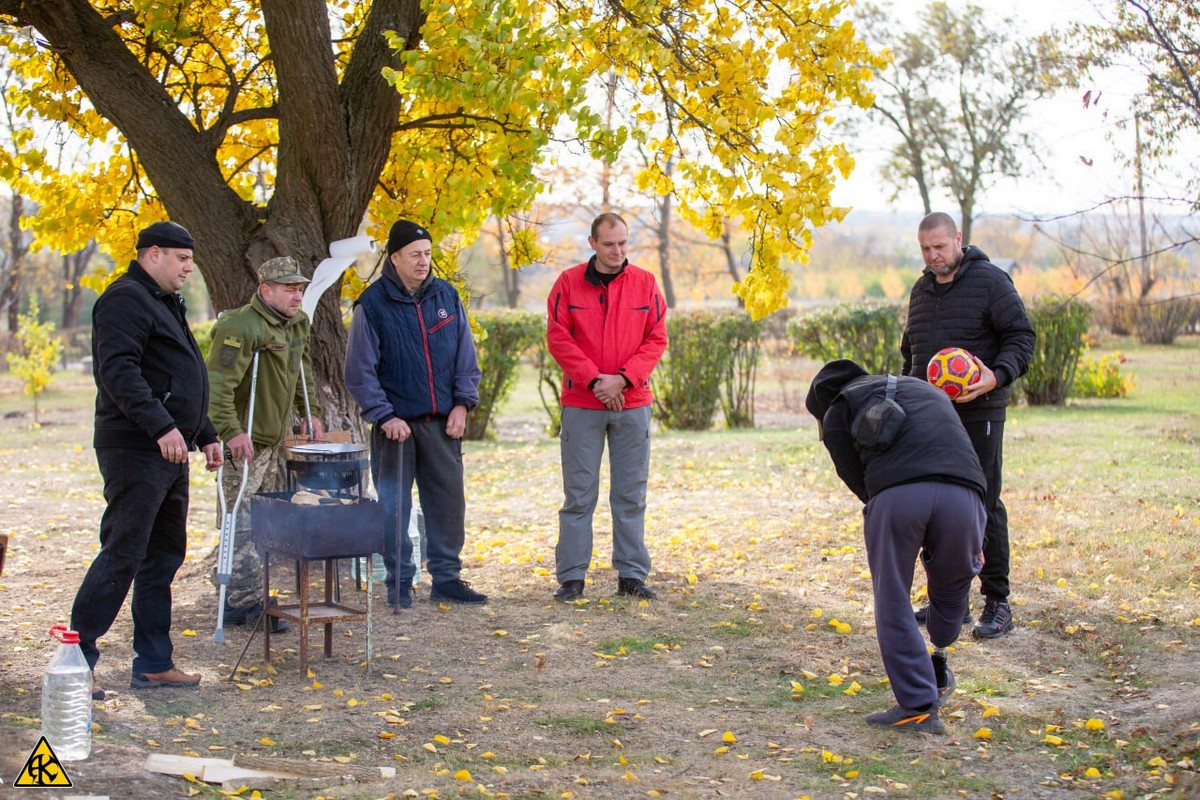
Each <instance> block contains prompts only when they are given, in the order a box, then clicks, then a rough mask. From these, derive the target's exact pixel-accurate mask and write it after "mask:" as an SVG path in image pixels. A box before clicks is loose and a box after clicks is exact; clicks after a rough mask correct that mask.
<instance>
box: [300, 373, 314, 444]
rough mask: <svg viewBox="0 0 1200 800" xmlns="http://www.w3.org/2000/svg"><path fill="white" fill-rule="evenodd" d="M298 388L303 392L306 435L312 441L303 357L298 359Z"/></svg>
mask: <svg viewBox="0 0 1200 800" xmlns="http://www.w3.org/2000/svg"><path fill="white" fill-rule="evenodd" d="M300 388H301V390H302V391H303V392H304V422H305V423H306V424H307V425H308V436H309V438H311V439H312V440H313V441H314V442H315V441H316V440H317V437H316V435H315V434H314V433H313V424H312V409H311V408H310V407H309V405H308V381H307V380H305V379H304V359H303V358H301V359H300Z"/></svg>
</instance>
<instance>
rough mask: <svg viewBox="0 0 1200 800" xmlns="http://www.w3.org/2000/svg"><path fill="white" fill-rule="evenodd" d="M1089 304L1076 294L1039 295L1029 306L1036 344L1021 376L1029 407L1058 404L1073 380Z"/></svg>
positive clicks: (1082, 342) (1062, 402)
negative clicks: (1026, 367) (1061, 295)
mask: <svg viewBox="0 0 1200 800" xmlns="http://www.w3.org/2000/svg"><path fill="white" fill-rule="evenodd" d="M1091 316H1092V307H1091V306H1090V305H1088V304H1087V303H1086V302H1084V301H1083V300H1080V299H1079V298H1077V297H1060V296H1057V295H1050V296H1045V297H1039V298H1037V299H1035V300H1034V301H1033V303H1032V304H1031V305H1030V307H1029V321H1030V322H1031V323H1033V330H1034V331H1035V332H1036V333H1037V344H1036V345H1035V346H1034V349H1033V359H1032V361H1030V363H1029V371H1028V372H1026V373H1025V377H1024V378H1022V379H1021V388H1022V390H1023V392H1024V395H1025V400H1026V401H1027V402H1028V403H1029V404H1030V405H1031V406H1050V405H1054V406H1061V405H1063V404H1064V403H1066V402H1067V397H1069V396H1070V394H1071V389H1072V387H1073V385H1074V382H1075V370H1076V369H1077V368H1078V366H1079V356H1080V354H1081V353H1082V352H1083V348H1084V336H1085V335H1086V334H1087V330H1088V321H1089V320H1090V319H1091Z"/></svg>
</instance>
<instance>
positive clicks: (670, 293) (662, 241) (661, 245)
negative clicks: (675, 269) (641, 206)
mask: <svg viewBox="0 0 1200 800" xmlns="http://www.w3.org/2000/svg"><path fill="white" fill-rule="evenodd" d="M671 165H672V161H671V160H670V159H668V160H667V168H668V171H667V175H668V176H670V174H671V173H670V167H671ZM655 205H656V206H657V208H656V211H657V212H658V225H657V226H656V227H657V230H656V233H657V234H658V236H657V239H658V242H657V245H658V269H659V271H660V272H661V273H662V283H663V299H664V300H666V301H667V308H674V307H675V282H674V281H673V280H671V195H669V194H666V195H663V196H662V197H660V198H659V199H658V202H657V203H655Z"/></svg>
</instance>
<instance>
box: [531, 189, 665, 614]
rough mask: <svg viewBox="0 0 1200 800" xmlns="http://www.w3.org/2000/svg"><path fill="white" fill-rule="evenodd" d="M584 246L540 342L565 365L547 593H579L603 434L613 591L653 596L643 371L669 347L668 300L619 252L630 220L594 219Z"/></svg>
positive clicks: (552, 304)
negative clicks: (552, 581)
mask: <svg viewBox="0 0 1200 800" xmlns="http://www.w3.org/2000/svg"><path fill="white" fill-rule="evenodd" d="M588 244H589V245H591V247H592V250H594V251H595V255H594V256H592V257H591V258H590V259H588V261H587V262H586V263H583V264H579V265H577V266H574V267H571V268H570V269H567V270H566V271H564V272H563V273H562V275H560V276H559V277H558V280H557V281H555V283H554V288H553V289H552V290H551V291H550V298H549V300H548V302H547V306H548V317H547V323H546V342H547V345H548V346H549V348H550V354H551V355H552V356H554V360H555V361H557V362H558V365H559V366H560V367H562V371H563V385H562V406H563V410H562V432H561V433H560V435H559V441H560V443H561V449H562V472H563V496H564V499H563V505H562V509H561V510H560V511H559V512H558V546H557V547H556V548H555V552H554V556H555V562H556V564H557V574H558V581H559V584H560V585H559V588H558V591H556V592H555V593H554V597H555V599H558V600H562V601H563V602H570V601H572V600H577V599H578V598H580V597H582V596H583V587H584V576H585V575H586V574H587V568H588V565H589V564H590V563H591V560H592V515H593V512H595V510H596V501H597V498H598V497H599V493H600V460H601V458H602V457H603V455H604V445H605V442H606V441H607V443H608V459H609V467H610V470H609V471H610V473H611V482H612V486H611V488H610V490H609V505H610V506H611V508H612V521H613V549H612V564H613V569H615V570H616V571H617V576H618V577H617V593H618V594H623V595H628V596H631V597H636V598H644V599H652V598H653V597H654V596H655V593H654V591H653V590H651V589H650V587H648V586H646V583H645V581H646V576H647V575H649V573H650V552H649V551H648V550H647V549H646V542H645V517H646V480H647V478H648V476H649V472H650V408H651V403H652V402H653V400H654V396H653V395H652V394H651V392H650V373H651V372H653V371H654V367H655V365H657V364H658V360H659V359H660V358H662V354H663V351H664V350H666V347H667V326H666V316H667V304H666V303H665V302H664V301H663V297H662V293H661V292H659V290H658V284H657V282H656V281H655V280H654V276H653V275H652V274H650V273H649V272H647V271H646V270H644V269H641V268H640V267H635V266H634V265H632V264H630V263H629V260H628V259H627V258H626V257H625V251H626V249H627V248H628V245H629V226H628V225H626V224H625V220H623V219H621V217H620V216H619V215H617V214H611V213H606V214H601V215H600V216H598V217H596V219H595V220H594V221H593V222H592V232H591V236H589V237H588Z"/></svg>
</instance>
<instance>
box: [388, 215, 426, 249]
mask: <svg viewBox="0 0 1200 800" xmlns="http://www.w3.org/2000/svg"><path fill="white" fill-rule="evenodd" d="M419 239H428V240H429V241H430V242H432V241H433V237H432V236H430V235H429V231H427V230H425V229H424V228H422V227H421V226H420V225H418V224H417V223H415V222H409V221H408V220H406V219H402V220H398V221H397V222H396V224H395V225H393V226H392V230H391V232H390V233H389V234H388V243H387V254H388V255H389V256H390V255H391V254H392V253H394V252H396V251H397V250H403V249H404V248H405V247H407V246H408V245H410V244H412V243H413V242H415V241H417V240H419Z"/></svg>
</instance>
